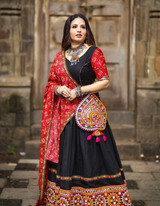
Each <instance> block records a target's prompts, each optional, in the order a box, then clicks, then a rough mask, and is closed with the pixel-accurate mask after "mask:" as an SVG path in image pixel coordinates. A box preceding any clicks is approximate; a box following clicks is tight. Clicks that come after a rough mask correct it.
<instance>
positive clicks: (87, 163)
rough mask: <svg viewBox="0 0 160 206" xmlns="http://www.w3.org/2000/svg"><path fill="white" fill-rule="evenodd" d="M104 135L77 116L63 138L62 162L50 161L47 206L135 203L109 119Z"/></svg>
mask: <svg viewBox="0 0 160 206" xmlns="http://www.w3.org/2000/svg"><path fill="white" fill-rule="evenodd" d="M103 133H104V135H105V136H106V137H107V141H104V140H103V137H102V136H100V142H96V137H94V136H93V137H92V138H91V140H87V137H88V136H89V135H90V134H91V132H87V131H84V130H82V129H80V128H79V127H78V126H77V124H76V122H75V119H74V117H73V118H72V119H71V120H70V122H68V124H67V125H66V127H65V129H64V131H63V132H62V134H61V137H60V156H59V163H58V164H57V163H53V162H49V163H48V166H49V170H48V180H47V187H46V191H45V202H46V205H47V206H53V205H60V206H70V205H74V206H83V205H86V206H105V205H106V206H131V205H132V204H131V200H130V196H129V193H128V189H127V185H126V180H125V176H124V172H123V168H122V164H121V161H120V157H119V154H118V151H117V147H116V143H115V140H114V137H113V134H112V131H111V129H110V126H109V123H108V122H107V125H106V129H105V130H104V131H103Z"/></svg>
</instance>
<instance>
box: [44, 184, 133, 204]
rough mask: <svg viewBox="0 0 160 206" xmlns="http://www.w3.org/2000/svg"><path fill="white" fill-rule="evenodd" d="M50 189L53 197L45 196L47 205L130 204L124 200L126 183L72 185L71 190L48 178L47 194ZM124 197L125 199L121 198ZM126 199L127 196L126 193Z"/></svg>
mask: <svg viewBox="0 0 160 206" xmlns="http://www.w3.org/2000/svg"><path fill="white" fill-rule="evenodd" d="M49 189H50V190H49ZM51 191H52V196H53V198H52V199H47V198H45V199H46V205H48V206H53V205H54V206H55V205H60V206H61V205H65V206H67V205H73V206H132V203H131V201H130V203H129V202H127V201H126V195H127V194H128V191H127V187H126V184H123V185H115V186H104V187H98V188H92V189H91V188H81V187H72V188H71V190H64V189H61V188H60V187H59V186H56V184H55V183H53V182H51V181H49V180H48V182H47V195H48V193H49V194H50V193H51ZM54 197H55V198H54ZM124 197H125V201H124V200H123V198H124ZM128 199H129V196H128V195H127V200H128Z"/></svg>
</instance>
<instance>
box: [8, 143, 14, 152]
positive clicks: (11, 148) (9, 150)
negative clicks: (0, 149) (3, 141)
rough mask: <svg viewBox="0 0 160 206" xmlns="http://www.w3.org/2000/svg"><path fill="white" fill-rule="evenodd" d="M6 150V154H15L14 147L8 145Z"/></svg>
mask: <svg viewBox="0 0 160 206" xmlns="http://www.w3.org/2000/svg"><path fill="white" fill-rule="evenodd" d="M7 150H8V154H14V153H15V152H14V147H12V146H10V145H8V147H7Z"/></svg>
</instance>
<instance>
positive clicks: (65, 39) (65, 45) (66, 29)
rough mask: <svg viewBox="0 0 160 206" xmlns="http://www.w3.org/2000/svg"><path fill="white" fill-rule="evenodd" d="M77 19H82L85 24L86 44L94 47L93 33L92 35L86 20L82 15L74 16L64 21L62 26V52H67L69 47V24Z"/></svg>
mask: <svg viewBox="0 0 160 206" xmlns="http://www.w3.org/2000/svg"><path fill="white" fill-rule="evenodd" d="M78 17H80V18H82V19H83V20H84V21H85V24H86V31H87V34H86V38H87V44H88V45H95V40H94V36H93V33H92V31H91V28H90V26H89V23H88V20H87V18H86V17H85V16H84V15H82V14H74V15H72V16H70V17H69V18H68V19H67V20H66V22H65V25H64V30H63V39H62V49H63V50H67V49H68V48H69V47H70V46H71V37H70V27H71V22H72V21H73V20H74V19H76V18H78Z"/></svg>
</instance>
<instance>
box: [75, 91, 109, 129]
mask: <svg viewBox="0 0 160 206" xmlns="http://www.w3.org/2000/svg"><path fill="white" fill-rule="evenodd" d="M75 119H76V122H77V124H78V126H79V127H80V128H81V129H83V130H85V131H95V130H104V129H105V128H106V122H107V111H106V108H105V106H104V104H103V103H102V102H101V101H100V99H99V98H98V97H97V96H96V95H95V94H90V95H87V96H86V97H85V98H84V99H83V100H82V101H81V102H80V104H79V105H78V107H77V109H76V111H75ZM97 133H98V131H97Z"/></svg>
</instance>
